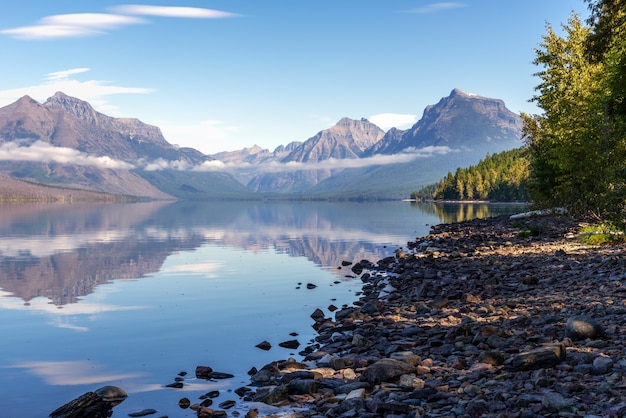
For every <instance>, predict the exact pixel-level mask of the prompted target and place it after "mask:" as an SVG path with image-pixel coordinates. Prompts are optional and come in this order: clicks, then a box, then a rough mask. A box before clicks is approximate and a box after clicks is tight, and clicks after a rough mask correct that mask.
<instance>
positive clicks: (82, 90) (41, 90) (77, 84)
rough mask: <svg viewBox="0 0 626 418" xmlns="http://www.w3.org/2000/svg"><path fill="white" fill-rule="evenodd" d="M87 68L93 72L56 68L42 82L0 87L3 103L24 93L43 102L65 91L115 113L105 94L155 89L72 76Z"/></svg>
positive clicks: (0, 96) (9, 101)
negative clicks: (16, 86) (31, 84)
mask: <svg viewBox="0 0 626 418" xmlns="http://www.w3.org/2000/svg"><path fill="white" fill-rule="evenodd" d="M88 71H90V69H89V68H71V69H68V70H63V71H55V72H52V73H49V74H47V75H46V76H45V78H44V82H43V83H42V84H38V85H34V86H27V87H18V88H14V89H8V90H0V106H6V105H8V104H11V103H13V102H15V101H16V100H17V99H19V98H20V97H23V96H25V95H28V96H30V97H32V98H33V99H35V100H37V101H40V102H43V101H45V100H46V99H47V98H48V97H51V96H52V95H54V93H56V92H57V91H62V92H63V93H65V94H67V95H69V96H73V97H79V98H80V99H81V100H85V101H88V102H89V103H90V104H91V105H92V106H93V107H94V108H96V109H97V110H99V111H101V112H103V113H105V114H109V115H115V114H116V113H117V112H118V109H117V107H116V106H113V105H111V104H109V103H108V102H107V101H106V100H105V97H106V96H111V95H114V94H148V93H151V92H153V89H150V88H144V87H122V86H116V85H113V84H109V83H108V82H106V81H101V80H87V81H79V80H75V79H72V78H71V76H73V75H76V74H82V73H86V72H88Z"/></svg>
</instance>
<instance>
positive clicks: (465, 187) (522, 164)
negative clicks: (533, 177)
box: [411, 148, 529, 201]
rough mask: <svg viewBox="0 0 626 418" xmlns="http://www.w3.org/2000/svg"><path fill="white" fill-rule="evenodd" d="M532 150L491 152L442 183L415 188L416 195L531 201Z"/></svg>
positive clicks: (450, 175) (416, 196)
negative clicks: (475, 163)
mask: <svg viewBox="0 0 626 418" xmlns="http://www.w3.org/2000/svg"><path fill="white" fill-rule="evenodd" d="M527 155H528V150H527V149H526V148H516V149H514V150H510V151H504V152H500V153H498V154H494V155H487V157H486V158H485V159H483V160H481V161H480V162H479V163H478V164H477V165H472V166H470V167H467V168H458V169H457V170H456V172H455V173H454V174H453V173H451V172H449V173H448V175H447V176H446V177H445V178H443V179H441V180H440V181H439V183H438V184H434V185H431V186H427V187H425V188H424V189H422V190H420V191H418V192H414V193H412V194H411V197H412V198H414V199H423V198H434V199H445V200H497V201H528V200H529V195H528V191H527V189H526V186H527V183H528V176H529V171H528V165H529V163H528V158H527Z"/></svg>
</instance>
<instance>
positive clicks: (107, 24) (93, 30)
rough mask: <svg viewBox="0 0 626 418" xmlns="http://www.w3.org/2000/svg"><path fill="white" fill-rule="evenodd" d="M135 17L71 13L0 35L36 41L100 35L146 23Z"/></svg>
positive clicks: (6, 31)
mask: <svg viewBox="0 0 626 418" xmlns="http://www.w3.org/2000/svg"><path fill="white" fill-rule="evenodd" d="M146 22H147V21H146V20H144V19H141V18H138V17H135V16H124V15H114V14H110V13H72V14H64V15H53V16H47V17H44V18H42V19H40V20H39V21H38V22H37V23H35V24H34V25H31V26H21V27H17V28H12V29H3V30H1V31H0V34H3V35H9V36H11V37H13V38H16V39H25V40H37V39H53V38H73V37H83V36H93V35H102V34H104V33H107V32H108V31H110V30H112V29H117V28H120V27H122V26H127V25H136V24H140V23H146Z"/></svg>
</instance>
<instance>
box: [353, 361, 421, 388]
mask: <svg viewBox="0 0 626 418" xmlns="http://www.w3.org/2000/svg"><path fill="white" fill-rule="evenodd" d="M414 371H415V368H414V367H411V366H409V365H408V364H407V363H405V362H403V361H398V360H393V359H389V358H384V359H382V360H379V361H377V362H376V363H374V364H372V365H370V366H368V367H367V368H366V369H365V370H364V371H363V373H362V374H361V380H362V381H365V382H368V383H369V384H370V385H377V384H379V383H381V382H390V381H393V380H395V379H398V378H399V377H400V376H402V375H403V374H410V373H413V372H414Z"/></svg>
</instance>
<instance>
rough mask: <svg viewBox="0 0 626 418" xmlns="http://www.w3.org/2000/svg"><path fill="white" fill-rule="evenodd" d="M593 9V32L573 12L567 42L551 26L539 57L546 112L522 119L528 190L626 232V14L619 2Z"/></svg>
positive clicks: (539, 98)
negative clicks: (625, 37)
mask: <svg viewBox="0 0 626 418" xmlns="http://www.w3.org/2000/svg"><path fill="white" fill-rule="evenodd" d="M621 2H622V3H623V2H624V1H623V0H621ZM591 3H592V4H591V10H592V13H593V16H592V18H591V19H590V22H591V23H592V24H593V25H594V26H591V27H588V26H585V24H583V22H582V21H581V20H580V18H579V17H578V16H577V15H575V14H573V15H572V16H571V17H570V19H569V20H568V22H567V24H566V25H563V29H564V36H559V35H557V34H556V33H555V32H554V31H553V29H552V27H550V26H548V28H547V34H546V35H545V36H544V37H543V43H541V44H540V47H539V48H538V49H537V50H536V51H535V52H536V58H535V61H534V63H535V64H536V65H538V66H540V67H542V70H541V71H539V72H538V73H537V76H539V78H540V80H541V82H540V84H539V85H538V86H537V87H536V91H537V95H536V96H535V97H533V99H532V100H533V101H534V102H536V103H537V105H538V106H539V107H540V108H541V109H542V110H543V111H544V113H543V114H542V115H532V116H531V115H522V117H523V119H524V134H525V137H526V140H527V144H528V149H529V161H530V173H531V174H530V180H529V184H528V187H529V190H530V193H531V197H532V200H533V202H534V203H535V204H536V205H538V206H543V207H554V206H564V207H566V208H567V209H569V210H570V212H572V213H574V214H577V215H593V216H594V217H596V218H597V219H601V220H605V221H607V222H609V223H611V224H613V225H617V226H619V228H620V229H625V228H626V221H625V215H626V40H625V39H624V37H623V36H619V34H622V35H623V34H624V33H626V32H625V31H624V28H625V27H626V26H625V23H624V22H625V21H626V12H625V11H624V8H620V7H614V6H615V4H614V3H615V2H614V1H608V0H607V1H606V2H605V1H597V2H591ZM605 3H606V4H605ZM616 25H617V26H616ZM616 34H618V36H616Z"/></svg>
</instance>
